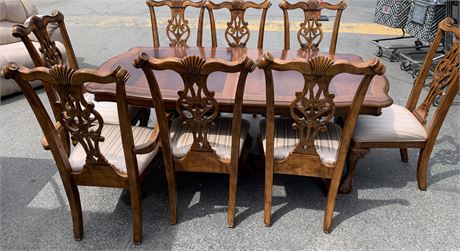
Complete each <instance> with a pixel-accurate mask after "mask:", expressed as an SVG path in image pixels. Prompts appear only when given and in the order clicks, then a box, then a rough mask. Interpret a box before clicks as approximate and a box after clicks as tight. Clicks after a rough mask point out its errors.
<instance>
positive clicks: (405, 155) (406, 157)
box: [399, 148, 409, 162]
mask: <svg viewBox="0 0 460 251" xmlns="http://www.w3.org/2000/svg"><path fill="white" fill-rule="evenodd" d="M399 153H400V154H401V160H402V162H408V161H409V154H408V153H407V148H399Z"/></svg>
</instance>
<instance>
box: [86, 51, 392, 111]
mask: <svg viewBox="0 0 460 251" xmlns="http://www.w3.org/2000/svg"><path fill="white" fill-rule="evenodd" d="M266 51H270V53H272V55H273V56H274V57H276V58H283V59H289V58H299V57H302V58H306V59H308V58H311V57H314V56H317V55H327V54H322V53H311V52H310V53H309V52H305V51H301V50H263V49H248V48H197V47H187V48H173V47H160V48H155V49H154V48H151V47H136V48H133V49H131V50H129V51H127V52H125V53H123V54H120V55H118V56H115V57H113V58H111V59H109V60H108V61H106V62H105V63H104V64H102V65H101V67H100V69H103V70H111V69H114V68H115V67H116V66H117V65H121V66H122V67H123V68H125V69H127V70H128V72H129V73H130V75H131V77H130V79H129V80H128V83H127V95H128V102H129V103H131V104H135V105H142V106H153V104H152V100H151V96H150V91H149V89H148V85H147V80H146V79H145V76H144V74H143V73H142V70H140V69H135V68H134V67H133V66H132V62H133V60H134V58H135V57H136V56H137V55H138V54H139V53H140V52H146V53H147V54H148V55H150V56H153V57H156V58H166V57H170V56H174V57H184V56H186V55H199V56H200V57H202V58H204V59H206V58H222V59H225V60H231V59H235V58H239V57H241V56H244V55H247V56H248V57H250V58H252V59H254V60H255V59H257V58H258V57H260V56H261V55H262V54H263V53H264V52H266ZM334 60H335V61H337V60H350V61H351V62H361V61H362V58H361V57H359V56H357V55H352V54H335V55H334ZM156 76H157V78H158V79H159V82H160V83H161V86H160V87H161V90H162V95H163V98H164V99H165V100H166V103H165V106H166V108H167V109H168V108H174V107H175V103H173V102H175V100H177V90H178V88H179V86H181V85H182V80H181V79H180V77H179V75H178V74H171V72H168V71H164V72H159V73H158V74H156ZM273 78H274V81H276V82H278V81H283V82H284V83H286V86H277V87H276V89H275V105H276V107H277V111H276V112H277V113H278V114H288V112H289V111H288V108H289V104H290V102H291V100H292V96H291V95H292V93H293V92H292V90H295V89H300V88H301V87H302V86H303V78H302V77H301V75H300V74H298V73H294V72H274V74H273ZM160 79H161V81H160ZM237 79H238V74H237V73H230V74H227V73H222V72H219V73H214V74H211V75H210V76H209V80H208V81H209V83H210V87H212V88H213V89H215V90H216V96H215V97H216V99H217V100H218V102H219V104H221V110H222V111H223V112H229V111H232V109H233V107H232V106H233V100H234V97H233V95H234V90H235V88H236V83H237ZM361 79H362V77H361V76H354V75H351V74H340V75H338V76H337V77H335V78H334V79H333V80H332V83H331V92H332V93H333V94H335V95H336V98H335V102H336V106H337V112H338V113H339V114H345V113H346V112H347V110H348V108H349V107H350V105H351V102H352V99H353V95H354V93H355V91H356V88H357V87H358V85H359V83H360V81H361ZM86 88H87V90H88V91H89V92H91V93H94V94H95V95H96V100H98V101H103V100H106V101H114V99H115V87H114V85H100V84H94V83H89V84H87V85H86ZM245 88H246V89H245V92H244V101H243V112H245V113H260V114H263V113H265V77H264V73H263V71H262V70H261V69H258V68H257V69H255V70H254V72H252V73H250V74H249V75H248V78H247V84H246V87H245ZM388 90H389V83H388V79H387V78H386V77H385V76H376V77H375V78H374V79H373V81H372V83H371V86H370V87H369V90H368V91H367V94H366V97H365V99H364V103H363V106H362V109H361V113H366V114H379V113H380V109H381V108H382V107H387V106H389V105H391V104H392V103H393V100H392V99H391V98H390V97H389V96H388Z"/></svg>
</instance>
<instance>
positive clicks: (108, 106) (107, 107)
mask: <svg viewBox="0 0 460 251" xmlns="http://www.w3.org/2000/svg"><path fill="white" fill-rule="evenodd" d="M83 96H84V97H85V99H86V102H92V103H93V104H94V109H95V110H96V111H97V112H98V113H99V114H101V116H102V118H103V119H104V124H114V125H118V124H120V122H119V120H118V109H117V103H115V102H97V101H95V100H94V94H91V93H85V94H83Z"/></svg>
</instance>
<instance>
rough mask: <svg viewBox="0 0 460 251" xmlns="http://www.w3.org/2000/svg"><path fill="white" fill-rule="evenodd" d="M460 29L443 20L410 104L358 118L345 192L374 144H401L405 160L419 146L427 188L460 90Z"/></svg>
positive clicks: (421, 182)
mask: <svg viewBox="0 0 460 251" xmlns="http://www.w3.org/2000/svg"><path fill="white" fill-rule="evenodd" d="M459 32H460V26H459V25H458V24H454V21H453V19H451V18H446V19H444V20H443V21H441V22H440V23H439V28H438V31H437V33H436V36H435V38H434V39H433V42H432V46H431V48H430V49H429V51H428V54H427V55H426V57H425V61H424V63H423V65H422V68H421V70H420V73H419V75H418V77H417V79H416V80H415V82H414V86H413V88H412V91H411V94H410V96H409V99H408V101H407V104H406V107H403V106H399V105H396V104H393V105H391V106H390V107H388V108H384V109H382V114H381V115H380V116H377V117H375V116H364V115H362V116H360V117H359V118H358V122H357V124H356V130H355V133H354V135H353V140H352V143H351V148H350V154H349V159H348V165H349V171H348V175H347V176H346V178H345V180H344V182H343V185H342V187H341V192H344V193H349V192H351V190H352V185H353V184H352V183H353V173H354V171H355V168H356V164H357V162H358V160H359V159H361V158H363V157H364V156H365V154H366V153H367V152H368V149H370V148H399V149H400V153H401V159H402V161H404V162H407V161H408V154H407V149H408V148H419V149H420V153H419V157H418V163H417V182H418V188H419V189H420V190H423V191H424V190H426V188H427V179H426V173H427V170H428V161H429V160H430V155H431V152H432V150H433V147H434V144H435V143H436V137H437V136H438V133H439V131H440V130H441V127H442V123H443V121H444V119H445V117H446V114H447V112H448V111H449V108H450V106H451V105H452V102H453V100H454V98H455V96H456V95H457V92H458V90H459V73H458V71H459V63H460V56H459V53H460V52H459V49H458V43H459V42H458V41H459ZM451 34H453V36H454V41H453V45H452V48H451V50H450V51H449V52H448V53H446V54H445V55H444V58H443V59H442V60H441V61H439V63H438V64H437V66H436V68H435V70H434V73H433V78H432V80H431V83H430V85H429V89H428V93H427V95H426V96H425V98H424V99H421V92H422V89H423V86H424V85H425V81H426V78H427V76H428V74H429V70H430V66H431V65H432V62H433V57H434V56H435V54H436V50H437V47H438V45H439V44H440V43H441V41H442V39H443V37H444V36H445V35H451ZM437 97H440V103H439V105H438V107H437V109H436V111H434V114H432V117H431V118H429V117H428V115H429V112H430V109H431V107H432V106H433V103H434V102H435V100H436V98H437ZM420 101H421V102H420Z"/></svg>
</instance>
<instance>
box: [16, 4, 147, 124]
mask: <svg viewBox="0 0 460 251" xmlns="http://www.w3.org/2000/svg"><path fill="white" fill-rule="evenodd" d="M51 26H57V27H58V29H59V31H60V34H61V36H62V40H63V45H62V44H61V43H60V42H58V41H53V40H52V39H51V37H50V36H49V34H48V32H47V29H48V28H49V27H51ZM12 34H13V36H15V37H19V38H21V40H22V42H23V43H24V45H25V46H26V48H27V51H28V52H29V55H30V57H31V58H32V61H33V62H34V64H35V66H37V67H38V66H44V67H48V68H49V67H51V66H53V65H56V64H67V63H68V66H70V67H71V68H72V69H74V70H76V69H78V68H79V67H78V62H77V58H76V56H75V53H74V51H73V47H72V43H71V42H70V38H69V35H68V33H67V29H66V27H65V23H64V15H63V14H62V13H61V12H59V11H56V10H54V11H52V13H51V15H45V16H32V17H31V18H30V19H29V20H27V21H26V23H25V25H15V26H13V31H12ZM30 36H35V37H36V38H37V41H38V43H37V42H34V41H32V40H31V37H30ZM43 86H44V89H45V91H46V93H47V96H48V99H49V101H50V104H51V108H52V110H53V113H54V115H55V117H56V116H59V113H58V112H57V108H56V107H54V105H53V104H55V102H56V95H55V93H53V92H52V88H51V87H49V86H48V84H46V83H44V84H43ZM84 96H85V98H86V99H87V101H88V102H93V103H94V104H95V105H96V109H97V110H98V111H99V112H100V114H101V115H102V117H104V120H105V122H106V123H111V124H118V114H117V110H116V104H114V103H113V102H96V101H95V100H94V95H93V94H90V93H84ZM129 112H130V114H131V121H132V123H133V124H136V123H137V122H138V121H140V123H141V125H143V126H146V125H147V122H148V119H149V116H150V109H149V108H139V107H135V106H129ZM56 119H58V118H57V117H56Z"/></svg>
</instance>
